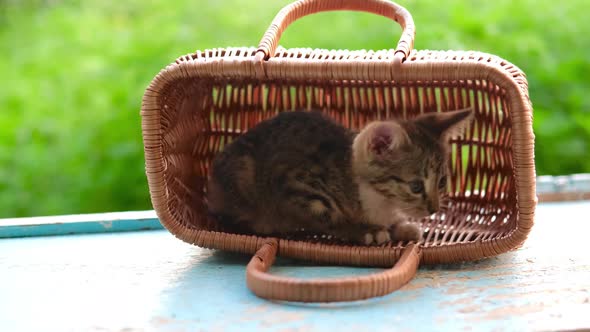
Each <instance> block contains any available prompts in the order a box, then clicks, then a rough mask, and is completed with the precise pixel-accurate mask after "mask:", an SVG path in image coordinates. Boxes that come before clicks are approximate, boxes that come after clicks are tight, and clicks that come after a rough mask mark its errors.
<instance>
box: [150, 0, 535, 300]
mask: <svg viewBox="0 0 590 332" xmlns="http://www.w3.org/2000/svg"><path fill="white" fill-rule="evenodd" d="M343 9H345V10H356V11H365V12H370V13H374V14H377V15H381V16H385V17H389V18H391V19H393V20H395V21H396V22H398V23H399V24H400V25H401V26H402V29H403V33H402V37H401V39H400V41H399V43H398V45H397V47H396V49H392V50H382V51H364V50H363V51H348V50H318V49H315V50H312V49H283V48H277V45H278V40H279V38H280V36H281V34H282V32H283V31H284V29H285V28H286V27H287V26H288V25H289V24H290V23H292V22H293V21H295V20H296V19H298V18H301V17H303V16H305V15H309V14H313V13H316V12H321V11H330V10H343ZM414 31H415V29H414V23H413V20H412V17H411V16H410V14H409V13H408V12H407V11H406V10H405V9H404V8H402V7H400V6H399V5H397V4H395V3H392V2H389V1H386V0H370V1H369V0H346V1H342V0H340V1H331V0H322V1H320V0H303V1H298V2H295V3H293V4H291V5H289V6H287V7H285V8H283V9H282V10H281V11H280V12H279V13H278V14H277V16H276V17H275V19H274V21H273V22H272V24H271V26H270V27H269V29H268V30H267V32H266V33H265V35H264V36H263V38H262V40H261V42H260V44H259V46H258V48H226V49H213V50H205V51H198V52H196V53H193V54H189V55H186V56H182V57H180V58H179V59H177V60H176V61H175V62H174V63H172V64H171V65H169V66H167V67H166V68H165V69H163V70H162V71H161V72H160V73H159V74H158V75H157V76H156V77H155V78H154V80H153V81H152V82H151V84H150V86H149V87H148V89H147V90H146V92H145V95H144V98H143V103H142V110H141V115H142V130H143V141H144V147H145V160H146V173H147V177H148V182H149V188H150V194H151V200H152V204H153V206H154V209H155V211H156V212H157V215H158V217H159V218H160V220H161V222H162V224H163V225H164V226H165V227H166V228H167V229H168V230H169V231H170V232H171V233H172V234H174V235H175V236H176V237H178V238H179V239H181V240H183V241H186V242H188V243H191V244H195V245H197V246H201V247H205V248H214V249H220V250H227V251H234V252H242V253H249V254H254V257H253V258H252V260H251V261H250V263H249V264H248V267H247V268H246V280H247V285H248V287H249V288H250V289H251V290H252V291H253V292H254V293H255V294H256V295H258V296H261V297H264V298H268V299H276V300H287V301H304V302H327V301H350V300H358V299H365V298H369V297H374V296H380V295H384V294H387V293H390V292H392V291H394V290H396V289H398V288H399V287H401V286H403V285H404V284H405V283H407V282H408V281H409V280H410V279H411V278H412V277H413V276H414V275H415V273H416V270H417V267H418V265H419V264H437V263H450V262H460V261H469V260H477V259H481V258H484V257H489V256H494V255H498V254H500V253H504V252H507V251H509V250H512V249H515V248H516V247H518V246H520V245H521V244H522V243H523V242H524V241H525V239H526V237H527V235H528V233H529V231H530V229H531V227H532V226H533V221H534V211H535V206H536V202H537V200H536V196H535V166H534V135H533V131H532V106H531V103H530V100H529V96H528V87H527V81H526V78H525V75H524V74H523V73H522V72H521V71H520V70H519V69H518V68H517V67H516V66H514V65H512V64H510V63H509V62H507V61H505V60H503V59H501V58H498V57H496V56H493V55H490V54H485V53H480V52H456V51H415V50H412V46H413V41H414V35H415V33H414ZM467 107H472V108H473V110H474V112H475V116H474V121H473V123H472V125H471V126H470V127H469V128H468V130H467V131H466V133H465V134H464V135H463V137H461V138H457V139H453V140H452V141H451V144H452V155H451V158H450V165H449V167H450V170H451V177H450V181H449V188H448V191H449V193H448V199H449V202H450V203H449V204H448V206H447V207H446V208H444V209H443V210H442V211H440V212H439V213H437V214H436V215H434V216H431V217H428V218H425V219H423V220H419V221H418V222H420V223H421V224H422V228H423V229H424V238H423V240H422V241H421V242H420V243H418V244H413V243H412V244H405V243H389V244H386V245H382V246H371V247H369V246H351V245H344V244H338V243H333V242H330V241H328V240H326V239H325V238H323V237H322V236H319V235H318V236H313V235H312V236H307V237H300V238H297V237H295V238H290V239H285V238H265V237H258V236H252V235H244V234H239V233H238V232H236V231H232V230H231V229H221V228H220V227H219V225H217V224H216V222H215V220H212V219H210V218H208V216H207V201H206V186H205V184H206V182H207V181H206V180H207V177H208V173H209V170H210V164H211V161H212V159H213V157H214V156H215V154H216V153H217V152H219V151H221V150H222V149H223V147H224V146H225V145H226V144H228V143H229V142H231V140H232V139H233V138H235V137H236V136H238V135H240V134H243V133H244V132H245V131H247V130H248V129H249V128H252V127H253V126H255V125H256V124H257V123H259V122H260V121H262V120H265V119H268V118H271V117H273V116H275V115H276V114H278V113H279V112H287V111H293V110H300V109H305V110H312V109H314V110H322V111H323V112H324V113H326V114H327V115H329V116H330V117H332V118H333V119H334V120H336V121H338V122H339V123H341V124H343V125H344V126H346V127H348V128H354V129H359V128H361V127H363V125H365V124H366V123H367V122H369V121H372V120H377V119H388V118H410V117H413V116H415V115H417V114H421V113H425V112H445V111H450V110H455V109H461V108H467ZM276 255H280V256H284V257H290V258H296V259H301V260H307V261H313V262H318V263H324V264H325V263H328V264H338V265H356V266H378V267H389V268H390V269H387V270H384V271H383V272H379V273H376V274H372V275H365V276H360V277H347V278H335V279H295V278H286V277H279V276H274V275H271V274H269V273H267V270H268V269H269V268H270V266H271V265H272V263H273V261H274V258H275V256H276ZM394 265H395V266H394ZM392 266H393V268H391V267H392Z"/></svg>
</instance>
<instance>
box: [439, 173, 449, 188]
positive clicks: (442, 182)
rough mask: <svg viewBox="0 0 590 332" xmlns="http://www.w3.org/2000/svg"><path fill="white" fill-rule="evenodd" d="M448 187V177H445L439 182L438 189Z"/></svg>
mask: <svg viewBox="0 0 590 332" xmlns="http://www.w3.org/2000/svg"><path fill="white" fill-rule="evenodd" d="M446 187H447V177H446V176H443V177H442V178H440V180H438V189H445V188H446Z"/></svg>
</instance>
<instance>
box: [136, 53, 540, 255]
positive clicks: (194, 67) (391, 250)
mask: <svg viewBox="0 0 590 332" xmlns="http://www.w3.org/2000/svg"><path fill="white" fill-rule="evenodd" d="M255 51H256V49H255V48H251V47H249V48H226V49H223V48H217V49H210V50H205V51H202V52H201V51H198V52H196V53H192V54H189V55H185V56H181V57H179V58H177V60H176V61H175V62H173V63H172V64H170V65H168V66H166V67H165V68H164V69H162V70H161V71H160V72H159V73H158V74H157V75H156V76H155V77H154V79H153V80H152V81H151V83H150V85H149V87H148V88H147V89H146V91H145V94H144V96H143V100H142V106H141V117H142V136H143V141H144V153H145V162H146V175H147V177H148V185H149V189H150V198H151V201H152V205H153V207H154V210H155V211H156V213H157V215H158V218H159V219H160V222H161V223H162V225H163V226H164V227H165V228H166V229H168V231H170V232H171V233H172V234H173V235H174V236H176V237H177V238H179V239H180V240H182V241H184V242H187V243H191V244H194V245H197V246H200V247H205V248H211V249H221V250H228V251H237V252H243V253H249V254H253V253H255V252H256V250H257V249H258V248H259V247H260V246H262V245H263V244H264V243H265V242H266V241H267V239H268V238H265V237H259V236H250V235H239V234H230V233H220V232H214V231H208V230H199V229H193V228H189V227H186V226H183V225H182V224H180V223H177V222H176V221H175V220H174V218H173V217H172V215H171V214H170V211H169V210H168V206H167V203H166V200H165V188H164V187H165V184H164V185H162V184H163V183H165V182H164V173H165V165H164V164H163V162H162V159H161V153H162V148H161V141H160V140H159V135H160V130H161V127H160V126H159V120H160V118H159V116H160V113H159V109H158V98H159V94H160V91H162V90H164V89H166V88H168V87H169V86H171V85H172V84H174V83H176V82H178V81H179V80H185V79H190V78H194V79H197V78H201V79H202V78H224V79H232V78H233V79H238V78H252V79H256V80H259V81H261V82H264V81H269V80H283V81H284V80H293V81H301V80H306V81H307V80H314V81H316V80H317V81H322V80H323V81H326V80H330V81H334V80H348V81H356V80H358V81H395V82H407V83H410V82H417V84H426V83H427V82H445V81H450V82H456V81H469V80H473V81H478V80H485V81H489V82H492V83H493V84H495V85H496V86H499V87H500V88H502V89H504V90H505V91H506V98H507V102H508V104H509V105H510V109H511V118H512V137H513V170H514V178H515V187H516V195H517V202H516V204H517V213H518V215H517V220H516V228H515V229H514V230H513V231H512V232H511V233H509V234H508V235H506V236H504V237H502V238H494V239H491V240H485V241H482V240H478V241H475V242H467V243H452V244H444V245H438V246H422V250H423V256H422V263H426V264H428V263H446V262H459V261H468V260H477V259H481V258H485V257H490V256H495V255H498V254H501V253H504V252H507V251H510V250H512V249H515V248H517V247H518V246H520V245H521V244H522V243H523V242H524V241H525V240H526V238H527V236H528V234H529V232H530V229H531V227H532V226H533V224H534V214H535V207H536V204H537V196H536V182H535V181H536V176H535V164H534V134H533V129H532V104H531V101H530V99H529V95H528V84H527V81H526V77H525V74H524V73H523V72H522V71H521V70H520V69H519V68H518V67H516V66H515V65H513V64H512V63H510V62H508V61H506V60H504V59H502V58H500V57H497V56H495V55H491V54H487V53H482V52H477V51H412V53H411V54H410V56H409V57H408V60H407V61H406V62H405V63H403V64H401V65H399V64H396V63H395V62H394V61H392V59H393V51H394V50H383V51H364V50H360V51H346V50H322V49H303V48H296V49H290V50H289V49H283V48H280V49H278V50H277V55H276V56H275V57H273V58H270V59H269V60H267V61H262V62H256V61H254V54H255ZM336 54H338V56H339V57H340V58H337V59H336V58H330V57H335V56H336ZM388 54H390V55H391V57H390V56H388ZM295 55H299V57H295ZM362 55H364V56H362ZM350 57H352V59H351V58H350ZM277 240H278V242H279V253H278V255H280V256H286V257H291V258H298V259H306V260H312V261H316V262H325V263H336V264H351V265H371V266H391V265H392V264H393V263H394V262H395V261H396V260H397V259H398V258H399V257H400V256H401V250H402V249H403V248H404V247H402V246H396V247H387V248H385V247H362V246H341V245H329V244H317V243H311V242H305V241H290V240H284V239H277Z"/></svg>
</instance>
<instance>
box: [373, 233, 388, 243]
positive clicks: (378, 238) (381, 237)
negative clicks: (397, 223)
mask: <svg viewBox="0 0 590 332" xmlns="http://www.w3.org/2000/svg"><path fill="white" fill-rule="evenodd" d="M374 236H375V242H376V243H377V244H383V243H385V242H389V241H391V236H390V235H389V232H388V231H386V230H380V231H378V232H377V233H375V235H374Z"/></svg>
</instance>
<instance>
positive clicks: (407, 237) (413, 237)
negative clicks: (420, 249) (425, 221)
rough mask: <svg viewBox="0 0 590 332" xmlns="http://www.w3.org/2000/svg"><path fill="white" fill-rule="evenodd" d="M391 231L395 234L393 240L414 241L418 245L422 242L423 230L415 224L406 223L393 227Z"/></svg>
mask: <svg viewBox="0 0 590 332" xmlns="http://www.w3.org/2000/svg"><path fill="white" fill-rule="evenodd" d="M391 231H392V233H393V236H392V238H393V239H394V240H397V241H413V242H416V243H418V242H420V240H422V229H421V228H420V226H419V225H418V224H415V223H410V222H404V223H401V224H398V225H395V226H393V227H392V229H391Z"/></svg>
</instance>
